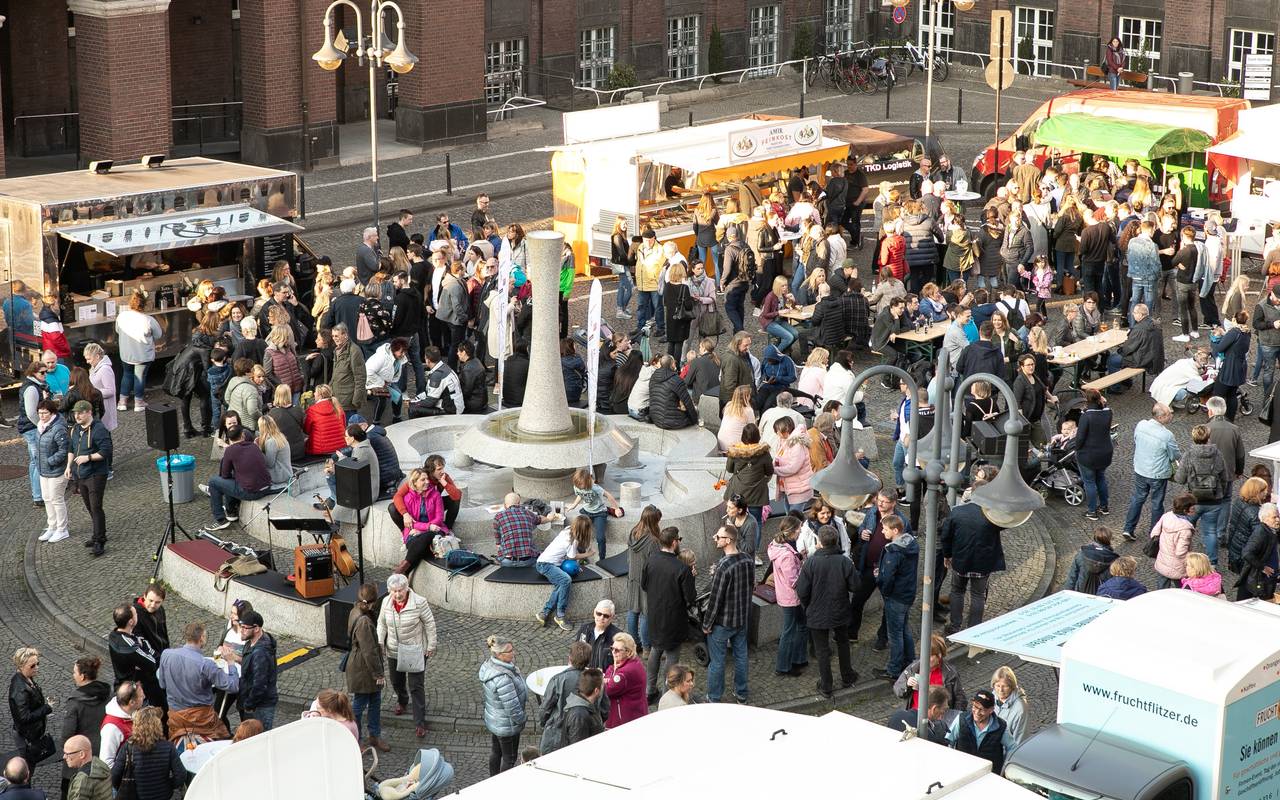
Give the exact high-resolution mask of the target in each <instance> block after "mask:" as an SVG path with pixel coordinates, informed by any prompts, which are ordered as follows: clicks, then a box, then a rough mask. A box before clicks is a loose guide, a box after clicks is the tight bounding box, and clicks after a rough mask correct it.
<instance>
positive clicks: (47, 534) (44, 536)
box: [40, 530, 53, 542]
mask: <svg viewBox="0 0 1280 800" xmlns="http://www.w3.org/2000/svg"><path fill="white" fill-rule="evenodd" d="M52 535H53V531H48V530H47V531H45V532H44V533H42V534H40V541H42V542H47V541H49V537H50V536H52Z"/></svg>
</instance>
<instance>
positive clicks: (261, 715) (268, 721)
mask: <svg viewBox="0 0 1280 800" xmlns="http://www.w3.org/2000/svg"><path fill="white" fill-rule="evenodd" d="M245 713H247V714H248V715H249V718H250V719H256V720H257V721H258V722H261V723H262V729H263V730H267V731H269V730H271V729H272V728H273V727H275V724H276V707H275V706H258V707H257V708H255V709H254V710H252V711H247V712H245ZM242 716H243V715H242Z"/></svg>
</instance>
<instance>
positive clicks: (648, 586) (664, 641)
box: [640, 527, 697, 704]
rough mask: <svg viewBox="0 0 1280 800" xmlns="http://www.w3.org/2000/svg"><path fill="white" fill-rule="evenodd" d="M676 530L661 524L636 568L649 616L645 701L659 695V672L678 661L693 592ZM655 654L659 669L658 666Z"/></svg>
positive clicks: (687, 626)
mask: <svg viewBox="0 0 1280 800" xmlns="http://www.w3.org/2000/svg"><path fill="white" fill-rule="evenodd" d="M679 552H680V530H679V529H678V528H670V527H668V528H663V529H662V530H661V531H660V532H659V533H658V549H657V550H655V551H653V552H651V553H650V554H649V560H648V561H646V562H645V565H644V567H643V568H642V570H641V572H640V588H641V590H643V591H644V593H645V602H646V603H647V607H648V609H649V611H648V619H649V642H650V645H651V646H650V648H649V660H648V663H647V664H646V665H645V669H646V670H647V671H648V674H649V703H650V704H653V703H655V702H657V700H658V698H659V697H660V696H661V692H660V690H659V688H658V687H659V685H660V684H659V681H658V676H659V675H664V676H665V675H666V674H667V670H669V669H671V668H672V667H673V666H675V665H676V663H678V662H679V661H680V645H682V644H684V640H685V639H686V638H688V635H689V608H690V607H691V606H692V605H693V602H694V600H695V598H696V596H697V595H696V592H695V589H694V584H693V571H692V570H691V569H689V565H688V564H685V563H684V562H683V561H681V560H680V558H679V555H678V554H679ZM659 658H661V659H663V660H664V661H665V662H666V663H664V664H662V671H659V670H658V665H659Z"/></svg>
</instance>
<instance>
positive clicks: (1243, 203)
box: [1208, 105, 1280, 255]
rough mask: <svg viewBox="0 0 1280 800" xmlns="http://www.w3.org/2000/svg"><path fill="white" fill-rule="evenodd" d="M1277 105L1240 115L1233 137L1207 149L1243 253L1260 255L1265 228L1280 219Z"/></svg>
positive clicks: (1278, 117) (1278, 107)
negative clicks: (1228, 200) (1227, 199)
mask: <svg viewBox="0 0 1280 800" xmlns="http://www.w3.org/2000/svg"><path fill="white" fill-rule="evenodd" d="M1277 130H1280V106H1275V105H1272V106H1263V107H1261V108H1251V109H1249V110H1248V111H1242V112H1240V125H1239V130H1237V131H1236V133H1235V135H1233V136H1231V137H1230V138H1228V139H1225V140H1223V141H1221V142H1219V143H1217V144H1215V145H1214V146H1213V147H1210V148H1209V151H1208V152H1209V164H1210V166H1211V167H1212V168H1213V169H1214V170H1215V172H1216V173H1217V174H1218V175H1219V176H1221V179H1222V182H1224V183H1225V184H1226V186H1227V187H1228V189H1229V192H1230V197H1231V216H1232V218H1233V219H1235V220H1236V223H1235V226H1236V229H1235V234H1236V236H1237V237H1238V238H1239V239H1240V245H1241V249H1242V250H1243V251H1244V252H1246V253H1256V254H1258V255H1262V254H1263V253H1262V249H1263V242H1264V240H1265V239H1266V228H1267V225H1269V224H1271V223H1273V222H1275V221H1276V220H1280V152H1277V150H1276V145H1275V138H1274V137H1275V135H1276V131H1277Z"/></svg>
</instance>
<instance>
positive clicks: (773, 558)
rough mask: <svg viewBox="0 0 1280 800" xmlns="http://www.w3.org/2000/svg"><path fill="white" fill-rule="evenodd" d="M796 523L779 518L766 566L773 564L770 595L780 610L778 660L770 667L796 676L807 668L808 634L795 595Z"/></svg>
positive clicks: (797, 564) (797, 572) (789, 518)
mask: <svg viewBox="0 0 1280 800" xmlns="http://www.w3.org/2000/svg"><path fill="white" fill-rule="evenodd" d="M799 535H800V520H798V519H796V518H795V517H792V516H786V517H783V518H782V527H781V528H779V529H778V532H777V533H775V534H774V535H773V541H772V542H770V543H769V563H771V564H773V592H774V595H775V596H776V597H777V600H778V607H779V608H781V609H782V635H781V636H780V637H779V638H778V657H777V660H776V661H775V662H774V665H773V672H774V674H775V675H800V674H801V673H803V672H804V668H805V667H807V666H808V665H809V650H808V641H809V632H808V631H807V630H805V625H804V607H803V606H801V605H800V598H799V597H798V596H797V595H796V579H797V578H799V577H800V559H801V557H800V553H799V552H797V551H796V537H797V536H799Z"/></svg>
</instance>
